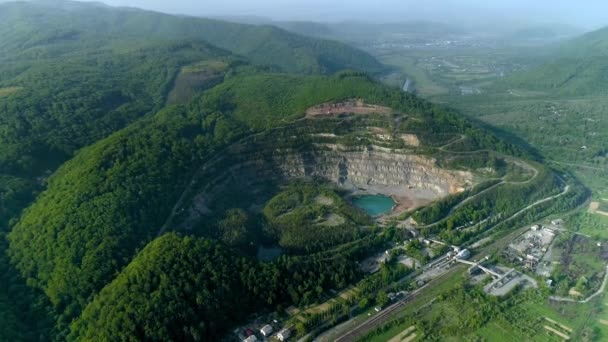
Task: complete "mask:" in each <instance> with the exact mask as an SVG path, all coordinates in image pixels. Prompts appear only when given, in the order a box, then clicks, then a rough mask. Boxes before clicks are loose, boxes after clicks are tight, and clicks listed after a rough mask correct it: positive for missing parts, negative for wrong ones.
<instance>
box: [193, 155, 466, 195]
mask: <svg viewBox="0 0 608 342" xmlns="http://www.w3.org/2000/svg"><path fill="white" fill-rule="evenodd" d="M226 159H230V160H231V162H230V163H228V162H226ZM211 175H214V177H212V176H211ZM203 178H204V179H207V180H211V181H210V182H209V183H208V187H207V188H206V189H205V190H204V191H205V192H206V193H208V194H210V195H212V194H213V193H219V192H221V188H222V187H224V186H226V184H227V183H230V184H231V185H234V182H238V183H240V185H239V186H242V187H243V188H244V189H243V191H248V192H251V191H255V189H254V188H255V184H256V183H263V182H270V181H289V180H295V179H305V178H322V179H326V180H328V181H330V182H333V183H335V184H338V185H340V186H343V187H345V188H349V189H353V190H355V189H371V192H380V193H384V194H387V195H395V196H412V195H414V196H415V195H416V194H417V195H419V196H422V197H424V198H425V199H427V200H434V199H437V198H441V197H443V196H446V195H448V194H453V193H457V192H460V191H463V190H464V188H465V187H467V186H469V185H471V184H472V179H473V176H472V174H471V173H469V172H463V171H451V170H445V169H441V168H439V167H438V166H437V165H436V162H435V160H434V159H432V158H428V157H425V156H419V155H412V154H407V153H404V152H402V151H396V150H390V149H385V148H381V147H374V146H368V147H366V148H355V149H347V148H345V147H343V146H341V145H335V144H315V145H310V146H307V147H306V148H300V149H293V148H280V149H273V150H267V151H260V150H259V149H256V147H255V145H238V146H234V147H233V148H231V149H230V151H228V152H227V153H226V154H224V155H223V157H222V158H219V159H218V160H216V161H214V162H211V163H210V164H209V166H208V168H207V175H203Z"/></svg>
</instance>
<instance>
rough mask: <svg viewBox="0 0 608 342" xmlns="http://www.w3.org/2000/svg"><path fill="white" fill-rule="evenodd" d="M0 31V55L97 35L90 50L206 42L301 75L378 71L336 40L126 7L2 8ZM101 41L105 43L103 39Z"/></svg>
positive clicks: (59, 4)
mask: <svg viewBox="0 0 608 342" xmlns="http://www.w3.org/2000/svg"><path fill="white" fill-rule="evenodd" d="M0 33H2V36H4V37H8V39H6V40H5V41H3V42H2V43H0V59H2V57H3V56H2V54H1V53H2V51H15V50H23V49H24V48H27V50H26V52H23V53H34V52H35V51H36V50H37V49H39V48H40V47H45V46H48V45H52V47H53V50H54V51H56V52H57V53H61V52H60V50H59V49H60V48H62V47H68V46H72V45H73V44H72V42H73V41H74V40H83V38H87V37H96V39H97V41H95V42H91V46H92V47H93V46H99V44H100V42H99V39H98V38H99V37H100V36H102V37H104V38H105V42H106V43H110V42H112V41H113V40H115V39H117V38H118V39H119V40H125V39H127V40H130V41H133V42H136V41H137V40H138V39H145V40H204V41H206V42H208V43H210V44H212V45H215V46H217V47H219V48H222V49H225V50H228V51H230V52H232V53H234V54H237V55H241V56H244V57H246V58H247V59H249V60H250V61H252V62H253V63H256V64H260V65H269V66H274V67H278V68H280V69H281V70H283V71H286V72H296V73H304V74H314V73H328V74H331V73H334V72H336V71H338V70H342V69H355V70H361V71H366V72H378V71H381V70H382V69H383V67H382V66H381V64H380V63H379V62H377V61H376V60H375V59H374V58H373V57H371V56H370V55H368V54H366V53H364V52H362V51H359V50H357V49H354V48H351V47H349V46H347V45H345V44H342V43H338V42H335V41H326V40H319V39H313V38H308V37H303V36H299V35H297V34H293V33H289V32H287V31H284V30H281V29H278V28H276V27H272V26H252V25H242V24H234V23H228V22H223V21H219V20H212V19H204V18H195V17H180V16H172V15H166V14H161V13H156V12H149V11H143V10H136V9H130V8H113V7H108V6H104V5H99V4H90V3H78V2H69V1H42V2H35V3H8V4H3V5H0ZM102 42H103V40H102Z"/></svg>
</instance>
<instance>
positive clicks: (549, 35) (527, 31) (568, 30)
mask: <svg viewBox="0 0 608 342" xmlns="http://www.w3.org/2000/svg"><path fill="white" fill-rule="evenodd" d="M581 33H583V31H582V30H581V29H578V28H576V27H573V26H569V25H562V24H555V25H551V24H547V25H535V26H528V27H524V28H521V29H517V30H515V31H514V32H511V33H510V34H508V36H507V37H508V38H511V39H516V40H523V41H546V42H550V41H557V40H560V39H568V38H573V37H575V36H577V35H580V34H581Z"/></svg>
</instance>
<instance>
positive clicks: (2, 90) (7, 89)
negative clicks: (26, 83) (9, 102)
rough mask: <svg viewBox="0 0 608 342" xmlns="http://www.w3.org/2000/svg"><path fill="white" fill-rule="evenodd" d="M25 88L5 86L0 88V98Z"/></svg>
mask: <svg viewBox="0 0 608 342" xmlns="http://www.w3.org/2000/svg"><path fill="white" fill-rule="evenodd" d="M21 90H23V87H5V88H0V98H1V97H5V96H10V95H13V94H15V93H17V92H19V91H21Z"/></svg>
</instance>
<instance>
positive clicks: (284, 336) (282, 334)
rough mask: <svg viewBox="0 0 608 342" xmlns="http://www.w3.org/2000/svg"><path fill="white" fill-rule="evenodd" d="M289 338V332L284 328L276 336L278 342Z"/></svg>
mask: <svg viewBox="0 0 608 342" xmlns="http://www.w3.org/2000/svg"><path fill="white" fill-rule="evenodd" d="M290 336H291V330H289V329H287V328H285V329H283V330H281V331H279V333H278V334H277V338H278V339H279V341H287V339H288V338H289V337H290Z"/></svg>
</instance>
